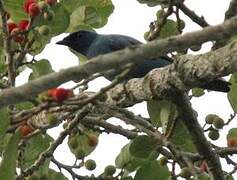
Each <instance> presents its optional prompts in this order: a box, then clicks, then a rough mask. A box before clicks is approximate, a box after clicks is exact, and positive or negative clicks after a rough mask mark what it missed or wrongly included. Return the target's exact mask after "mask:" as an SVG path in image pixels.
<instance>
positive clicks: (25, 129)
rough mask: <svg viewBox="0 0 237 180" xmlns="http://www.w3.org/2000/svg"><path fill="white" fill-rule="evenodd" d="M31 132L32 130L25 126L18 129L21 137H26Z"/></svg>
mask: <svg viewBox="0 0 237 180" xmlns="http://www.w3.org/2000/svg"><path fill="white" fill-rule="evenodd" d="M33 131H34V130H33V129H32V128H31V127H30V126H28V125H27V124H25V125H22V126H21V127H20V133H21V135H22V136H27V135H28V134H30V133H32V132H33Z"/></svg>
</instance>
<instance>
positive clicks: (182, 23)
mask: <svg viewBox="0 0 237 180" xmlns="http://www.w3.org/2000/svg"><path fill="white" fill-rule="evenodd" d="M179 26H180V29H184V28H185V22H184V21H183V20H181V21H180V24H179Z"/></svg>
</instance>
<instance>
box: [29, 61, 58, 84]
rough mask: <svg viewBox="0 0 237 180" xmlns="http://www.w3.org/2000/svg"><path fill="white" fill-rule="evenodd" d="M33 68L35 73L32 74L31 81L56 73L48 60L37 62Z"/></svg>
mask: <svg viewBox="0 0 237 180" xmlns="http://www.w3.org/2000/svg"><path fill="white" fill-rule="evenodd" d="M31 68H32V70H33V72H32V73H31V74H30V78H29V79H30V80H33V79H36V78H38V77H40V76H44V75H46V74H49V73H52V72H54V71H53V69H52V66H51V64H50V62H49V61H48V60H46V59H42V60H40V61H37V62H35V63H34V64H33V65H32V67H31Z"/></svg>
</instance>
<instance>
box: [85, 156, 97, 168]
mask: <svg viewBox="0 0 237 180" xmlns="http://www.w3.org/2000/svg"><path fill="white" fill-rule="evenodd" d="M85 168H86V169H87V170H90V171H92V170H94V169H95V168H96V162H95V161H94V160H93V159H89V160H87V161H86V162H85Z"/></svg>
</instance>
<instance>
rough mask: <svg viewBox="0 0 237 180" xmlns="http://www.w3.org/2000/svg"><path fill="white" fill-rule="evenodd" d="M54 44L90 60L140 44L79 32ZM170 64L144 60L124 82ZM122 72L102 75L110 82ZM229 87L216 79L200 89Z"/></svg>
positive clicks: (119, 37) (162, 60)
mask: <svg viewBox="0 0 237 180" xmlns="http://www.w3.org/2000/svg"><path fill="white" fill-rule="evenodd" d="M56 44H60V45H65V46H68V47H69V48H71V49H73V50H75V51H77V52H78V53H80V54H82V55H84V56H86V57H87V58H88V59H90V58H93V57H96V56H98V55H102V54H106V53H111V52H114V51H117V50H121V49H124V48H126V47H129V46H134V45H138V44H141V42H140V41H138V40H136V39H134V38H132V37H129V36H124V35H117V34H110V35H103V34H97V33H96V32H93V31H86V30H81V31H78V32H74V33H71V34H69V35H68V36H67V37H65V38H64V39H63V40H61V41H59V42H57V43H56ZM172 62H173V60H172V59H171V58H169V57H168V56H161V57H159V58H153V59H148V60H145V61H143V62H142V63H139V64H136V65H135V66H134V68H133V69H132V70H131V71H130V72H129V74H128V75H127V76H126V79H125V80H129V79H132V78H141V77H144V76H145V75H146V74H147V73H148V72H149V71H151V70H152V69H155V68H160V67H164V66H167V65H169V64H171V63H172ZM122 71H123V69H122V67H121V68H120V69H119V67H118V68H117V69H116V70H114V71H112V72H109V73H105V74H103V75H104V76H105V78H106V79H108V80H110V81H112V80H113V79H114V78H115V76H116V75H118V74H119V73H121V72H122ZM229 85H230V83H229V82H226V81H224V80H222V79H217V80H214V81H212V82H210V83H208V84H204V85H203V86H202V88H205V89H209V90H214V91H221V92H228V91H229V90H230V88H229Z"/></svg>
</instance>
